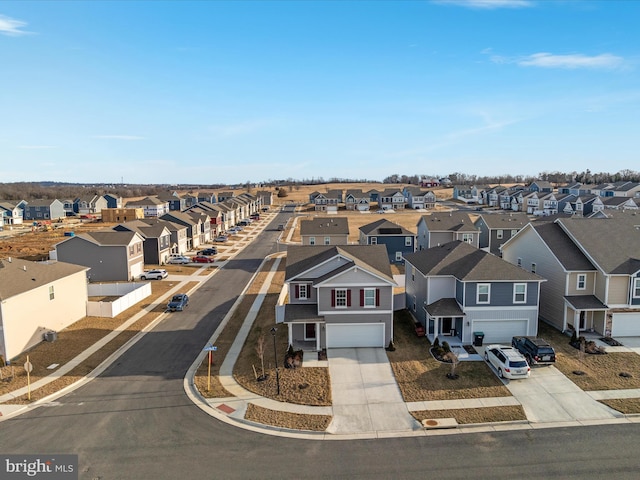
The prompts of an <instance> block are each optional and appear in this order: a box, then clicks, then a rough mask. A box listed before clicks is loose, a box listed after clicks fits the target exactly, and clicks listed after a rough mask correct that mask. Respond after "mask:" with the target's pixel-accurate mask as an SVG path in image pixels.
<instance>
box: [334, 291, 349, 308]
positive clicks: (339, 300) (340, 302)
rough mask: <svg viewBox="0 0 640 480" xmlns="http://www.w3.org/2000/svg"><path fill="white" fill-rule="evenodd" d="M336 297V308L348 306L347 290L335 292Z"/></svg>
mask: <svg viewBox="0 0 640 480" xmlns="http://www.w3.org/2000/svg"><path fill="white" fill-rule="evenodd" d="M334 295H335V302H334V303H335V306H336V307H346V306H347V290H345V289H337V290H334Z"/></svg>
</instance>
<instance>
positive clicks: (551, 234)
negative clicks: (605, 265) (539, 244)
mask: <svg viewBox="0 0 640 480" xmlns="http://www.w3.org/2000/svg"><path fill="white" fill-rule="evenodd" d="M533 228H534V229H535V231H536V232H537V233H538V235H540V238H542V240H543V241H544V243H545V244H546V245H547V247H549V249H550V250H551V252H552V253H553V255H554V256H555V257H556V258H557V259H558V261H559V262H560V264H561V265H562V266H563V267H564V268H565V270H570V271H575V270H578V271H591V270H595V267H594V266H593V264H592V263H591V262H590V261H589V259H588V258H587V257H586V256H585V255H584V254H583V253H582V252H581V251H580V250H579V249H578V248H576V245H575V243H573V242H572V241H571V239H570V238H569V237H568V236H567V234H566V233H564V231H563V230H562V228H560V225H558V224H557V223H554V222H541V223H536V224H535V226H534V227H533Z"/></svg>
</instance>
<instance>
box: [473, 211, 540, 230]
mask: <svg viewBox="0 0 640 480" xmlns="http://www.w3.org/2000/svg"><path fill="white" fill-rule="evenodd" d="M480 216H481V217H482V219H483V220H484V223H486V225H487V227H489V228H491V229H505V230H508V229H520V228H522V227H524V226H525V225H526V224H527V223H529V217H528V216H527V214H526V213H522V212H514V213H482V214H480Z"/></svg>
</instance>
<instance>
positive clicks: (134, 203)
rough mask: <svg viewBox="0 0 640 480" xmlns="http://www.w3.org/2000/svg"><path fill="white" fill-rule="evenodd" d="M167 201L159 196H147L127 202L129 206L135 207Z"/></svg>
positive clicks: (161, 203)
mask: <svg viewBox="0 0 640 480" xmlns="http://www.w3.org/2000/svg"><path fill="white" fill-rule="evenodd" d="M166 203H167V202H165V201H162V200H160V199H159V198H157V197H145V198H143V199H142V200H131V201H130V202H127V205H126V206H127V207H133V206H140V207H143V206H146V205H164V204H166Z"/></svg>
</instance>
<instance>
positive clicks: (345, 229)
mask: <svg viewBox="0 0 640 480" xmlns="http://www.w3.org/2000/svg"><path fill="white" fill-rule="evenodd" d="M348 234H349V219H348V218H347V217H315V218H312V219H311V220H303V221H301V222H300V235H348Z"/></svg>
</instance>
